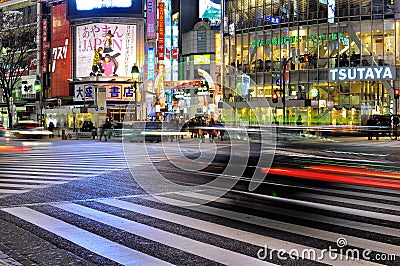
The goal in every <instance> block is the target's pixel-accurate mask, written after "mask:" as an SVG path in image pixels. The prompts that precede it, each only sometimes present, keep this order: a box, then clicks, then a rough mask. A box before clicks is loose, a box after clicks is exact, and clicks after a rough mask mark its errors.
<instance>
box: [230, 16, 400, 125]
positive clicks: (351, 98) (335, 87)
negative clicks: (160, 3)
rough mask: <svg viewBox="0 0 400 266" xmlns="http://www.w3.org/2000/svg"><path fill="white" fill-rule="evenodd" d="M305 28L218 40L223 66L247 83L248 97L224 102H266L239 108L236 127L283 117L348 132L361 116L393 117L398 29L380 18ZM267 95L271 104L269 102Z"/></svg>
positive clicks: (275, 29) (395, 23)
mask: <svg viewBox="0 0 400 266" xmlns="http://www.w3.org/2000/svg"><path fill="white" fill-rule="evenodd" d="M310 24H311V25H297V26H295V27H284V26H283V25H274V26H271V25H268V26H267V27H266V26H265V27H259V28H253V29H244V30H241V31H237V32H236V34H235V35H234V36H231V37H229V38H226V39H225V46H226V47H228V51H229V52H228V53H227V54H226V57H225V62H230V65H231V66H234V67H236V68H237V69H239V70H240V71H242V72H244V73H246V74H248V75H249V76H250V77H251V79H252V80H253V81H254V82H255V85H254V86H252V90H250V91H249V94H248V95H240V93H239V92H238V91H236V92H234V93H231V92H230V93H229V94H231V95H230V96H233V97H225V101H228V102H233V101H235V99H236V98H235V96H242V97H245V96H250V97H248V98H246V99H251V100H252V101H256V100H257V98H267V100H268V101H267V102H268V103H269V104H268V105H269V106H260V107H259V109H257V108H256V109H254V110H246V107H244V109H243V110H240V108H239V109H238V110H237V114H236V115H235V116H236V118H235V119H236V120H237V119H238V118H237V117H242V118H241V119H242V120H243V117H245V118H244V119H248V120H249V121H250V120H251V117H252V115H251V113H253V114H254V116H257V117H258V119H261V120H263V121H261V122H265V123H272V122H273V121H275V120H278V121H280V122H283V119H284V118H285V120H286V121H285V123H290V122H291V120H293V119H294V117H298V116H299V115H301V116H302V117H303V122H304V123H305V124H308V125H350V126H351V125H365V123H366V120H367V117H368V116H369V115H373V114H390V113H391V112H392V111H393V100H392V99H393V88H399V83H398V81H397V80H396V66H398V65H400V53H399V52H397V50H399V49H398V47H400V37H398V36H400V23H399V22H398V21H395V20H394V19H380V20H366V21H346V22H338V23H332V24H328V23H326V22H325V23H322V24H318V23H316V22H315V24H312V23H310ZM258 29H260V30H258ZM283 79H284V81H285V82H283ZM274 94H276V95H278V98H279V99H278V103H273V102H272V101H271V97H272V95H274ZM283 94H284V96H285V99H286V101H285V112H286V113H285V114H284V113H283V106H284V105H283V104H282V98H283ZM225 95H228V93H225ZM230 105H233V104H230ZM228 113H229V111H228V112H225V114H224V115H228V116H230V115H229V114H228ZM256 113H259V114H260V115H255V114H256ZM232 119H234V118H232ZM264 119H265V120H264Z"/></svg>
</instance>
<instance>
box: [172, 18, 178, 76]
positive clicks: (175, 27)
mask: <svg viewBox="0 0 400 266" xmlns="http://www.w3.org/2000/svg"><path fill="white" fill-rule="evenodd" d="M178 47H179V28H178V25H173V26H172V80H174V81H177V80H178V79H179V77H178V71H179V48H178Z"/></svg>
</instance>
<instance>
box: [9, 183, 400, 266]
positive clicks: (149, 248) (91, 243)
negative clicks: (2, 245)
mask: <svg viewBox="0 0 400 266" xmlns="http://www.w3.org/2000/svg"><path fill="white" fill-rule="evenodd" d="M341 191H347V192H350V191H351V190H350V188H349V187H336V188H333V189H329V191H328V190H326V189H320V190H318V191H315V192H318V193H314V194H312V195H311V193H308V194H307V193H299V194H297V196H296V197H293V198H290V197H286V198H280V197H276V196H274V197H272V196H265V195H254V194H250V193H244V192H238V191H236V192H235V191H233V192H230V193H228V194H227V195H225V196H224V197H221V198H219V199H217V200H215V201H213V202H209V203H207V204H203V205H195V203H196V202H199V201H201V202H203V201H204V200H211V199H214V196H213V194H214V193H215V191H214V190H211V189H210V190H197V191H187V192H175V193H172V192H169V193H164V194H160V195H157V197H151V196H149V195H138V196H125V197H119V198H101V199H91V200H82V201H74V202H52V203H46V204H37V205H32V204H30V205H26V206H15V207H4V208H2V209H1V212H2V213H3V214H4V215H3V216H5V219H7V220H8V221H10V222H14V223H16V224H18V225H19V226H20V227H22V229H25V228H29V229H30V231H31V232H34V233H35V234H37V235H39V236H41V238H43V239H44V240H43V241H50V242H52V243H53V244H55V245H60V243H58V241H68V242H69V243H72V246H68V248H69V249H70V252H77V250H79V249H82V250H86V251H88V252H89V253H79V252H77V253H78V254H86V255H82V256H84V257H83V259H85V260H87V261H89V262H96V261H99V260H101V259H105V260H106V261H107V263H106V264H109V265H112V264H113V263H117V264H123V265H189V264H190V265H321V263H322V264H328V265H382V264H384V265H399V264H398V263H399V261H400V246H399V245H398V243H399V242H398V240H399V239H400V234H399V232H400V230H399V229H400V212H399V211H398V207H396V206H398V200H397V199H396V197H398V195H399V194H398V192H393V191H389V190H383V189H381V190H379V191H376V190H370V191H364V192H363V198H364V200H367V199H368V200H369V201H370V202H371V205H370V207H368V206H366V204H365V202H361V201H354V202H351V201H350V199H351V196H353V195H354V193H357V192H353V193H341ZM328 193H329V194H330V195H331V196H330V198H329V199H327V198H326V195H324V194H328ZM376 194H378V195H381V196H385V198H384V200H385V204H384V205H383V204H382V205H376V204H375V203H377V202H378V201H379V200H380V199H376V198H375V195H376ZM320 200H322V202H320ZM336 203H338V204H336ZM366 207H368V209H366ZM5 214H7V215H5ZM19 221H23V223H21V222H19ZM30 226H34V229H32V227H30ZM339 240H340V241H339ZM47 263H48V261H40V262H39V264H47Z"/></svg>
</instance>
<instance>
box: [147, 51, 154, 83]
mask: <svg viewBox="0 0 400 266" xmlns="http://www.w3.org/2000/svg"><path fill="white" fill-rule="evenodd" d="M147 65H148V69H147V72H148V74H147V75H148V76H147V79H148V80H154V48H153V47H151V48H149V50H148V52H147Z"/></svg>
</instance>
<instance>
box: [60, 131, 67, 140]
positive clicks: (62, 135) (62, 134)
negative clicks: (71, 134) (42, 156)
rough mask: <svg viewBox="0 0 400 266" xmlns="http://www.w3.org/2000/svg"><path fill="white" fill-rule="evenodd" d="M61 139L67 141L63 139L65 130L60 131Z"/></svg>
mask: <svg viewBox="0 0 400 266" xmlns="http://www.w3.org/2000/svg"><path fill="white" fill-rule="evenodd" d="M61 137H62V139H63V140H66V139H67V138H66V137H65V129H63V130H62V131H61Z"/></svg>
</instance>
